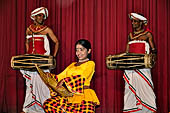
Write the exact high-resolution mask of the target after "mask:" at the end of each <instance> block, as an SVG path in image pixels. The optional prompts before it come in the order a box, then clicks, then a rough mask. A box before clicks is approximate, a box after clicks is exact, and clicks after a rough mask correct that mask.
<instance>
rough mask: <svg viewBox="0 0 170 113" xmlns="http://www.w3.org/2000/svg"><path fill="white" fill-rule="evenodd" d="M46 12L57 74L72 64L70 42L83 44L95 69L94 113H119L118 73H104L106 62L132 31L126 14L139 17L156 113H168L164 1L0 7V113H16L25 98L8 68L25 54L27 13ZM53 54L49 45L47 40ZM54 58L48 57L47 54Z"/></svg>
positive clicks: (24, 0) (52, 0) (7, 3)
mask: <svg viewBox="0 0 170 113" xmlns="http://www.w3.org/2000/svg"><path fill="white" fill-rule="evenodd" d="M41 6H44V7H47V9H48V11H49V17H48V18H47V20H46V21H45V24H46V25H48V26H49V27H50V28H51V29H52V30H53V31H54V33H55V34H56V36H57V38H58V40H59V43H60V45H59V52H58V54H57V56H56V60H57V67H56V69H55V70H53V71H52V72H53V73H56V74H58V73H60V72H61V71H62V70H64V68H65V67H66V66H68V65H69V64H70V63H71V62H72V61H75V60H76V59H75V47H74V46H75V45H74V44H75V42H76V41H77V40H78V39H81V38H85V39H88V40H89V41H90V42H91V44H92V59H93V60H94V61H95V63H96V69H95V75H94V76H93V80H92V83H91V85H92V88H94V90H95V91H96V93H97V96H98V97H99V100H100V102H101V105H100V106H98V107H97V109H96V113H121V112H122V109H123V94H124V81H123V78H122V76H123V71H121V70H109V69H107V68H106V64H105V58H106V56H108V55H114V54H118V53H122V52H125V48H126V43H127V35H128V33H129V32H131V31H132V26H131V21H130V20H129V18H128V14H129V13H131V12H139V13H142V14H143V15H144V16H145V17H146V18H147V19H148V26H147V29H149V30H150V31H151V32H152V34H153V36H154V41H155V45H156V47H157V50H158V56H157V62H156V65H155V67H154V68H153V69H152V78H153V83H154V91H155V94H156V97H157V98H156V102H157V108H158V113H167V112H170V106H169V105H170V86H169V81H170V71H169V68H170V60H169V57H170V52H169V51H170V50H169V49H170V39H169V37H170V27H169V26H170V22H169V20H170V1H169V0H1V1H0V14H1V15H0V25H1V26H0V34H1V38H0V59H1V63H0V97H1V98H0V112H2V113H3V112H4V113H18V112H20V111H21V110H22V104H23V102H24V96H25V85H24V79H23V77H22V75H21V74H20V72H19V71H17V70H13V69H12V68H11V67H10V60H11V57H12V56H15V55H20V54H24V53H25V44H24V43H25V30H26V28H27V27H28V26H29V25H30V24H31V23H32V20H31V19H30V14H31V11H32V10H34V9H35V8H37V7H41ZM50 44H51V48H52V50H53V48H54V44H53V43H52V41H51V40H50ZM52 52H53V51H52Z"/></svg>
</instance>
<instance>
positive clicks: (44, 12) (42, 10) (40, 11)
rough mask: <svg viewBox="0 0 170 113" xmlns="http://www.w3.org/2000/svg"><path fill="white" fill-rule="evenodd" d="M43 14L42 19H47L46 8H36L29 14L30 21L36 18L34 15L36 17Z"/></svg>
mask: <svg viewBox="0 0 170 113" xmlns="http://www.w3.org/2000/svg"><path fill="white" fill-rule="evenodd" d="M41 13H42V14H44V19H47V17H48V10H47V8H45V7H40V8H37V9H35V10H34V11H32V12H31V16H30V17H31V19H33V20H34V16H36V15H38V14H41Z"/></svg>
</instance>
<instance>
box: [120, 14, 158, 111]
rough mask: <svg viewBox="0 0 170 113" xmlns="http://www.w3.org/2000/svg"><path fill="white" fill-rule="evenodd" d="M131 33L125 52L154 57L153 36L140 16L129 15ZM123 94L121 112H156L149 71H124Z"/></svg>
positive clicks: (143, 18) (144, 19) (145, 21)
mask: <svg viewBox="0 0 170 113" xmlns="http://www.w3.org/2000/svg"><path fill="white" fill-rule="evenodd" d="M129 18H130V20H131V22H132V28H133V32H131V33H130V34H129V35H128V44H127V49H126V52H127V53H128V52H129V53H142V54H154V55H156V48H155V45H154V42H153V36H152V34H151V32H150V31H148V30H145V29H144V26H145V25H147V22H148V21H147V19H146V18H145V17H144V16H142V15H141V14H137V13H130V14H129ZM123 78H124V80H125V92H124V109H123V112H130V113H131V112H135V113H152V112H156V110H157V108H156V102H155V101H156V97H155V94H154V91H153V82H152V78H151V70H150V69H148V68H147V69H134V70H125V72H124V76H123Z"/></svg>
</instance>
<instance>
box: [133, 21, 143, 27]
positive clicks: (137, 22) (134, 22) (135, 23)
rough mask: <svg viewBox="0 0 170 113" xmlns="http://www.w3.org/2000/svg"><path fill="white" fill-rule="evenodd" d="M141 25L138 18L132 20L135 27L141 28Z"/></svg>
mask: <svg viewBox="0 0 170 113" xmlns="http://www.w3.org/2000/svg"><path fill="white" fill-rule="evenodd" d="M140 26H141V22H140V20H138V19H133V20H132V27H133V28H139V27H140Z"/></svg>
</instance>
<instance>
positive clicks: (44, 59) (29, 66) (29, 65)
mask: <svg viewBox="0 0 170 113" xmlns="http://www.w3.org/2000/svg"><path fill="white" fill-rule="evenodd" d="M35 64H37V65H38V66H39V67H40V68H41V69H54V68H55V67H56V61H55V59H54V58H53V56H48V55H40V54H24V55H18V56H13V57H12V58H11V67H12V68H13V69H23V70H29V71H35V70H36V67H35Z"/></svg>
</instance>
